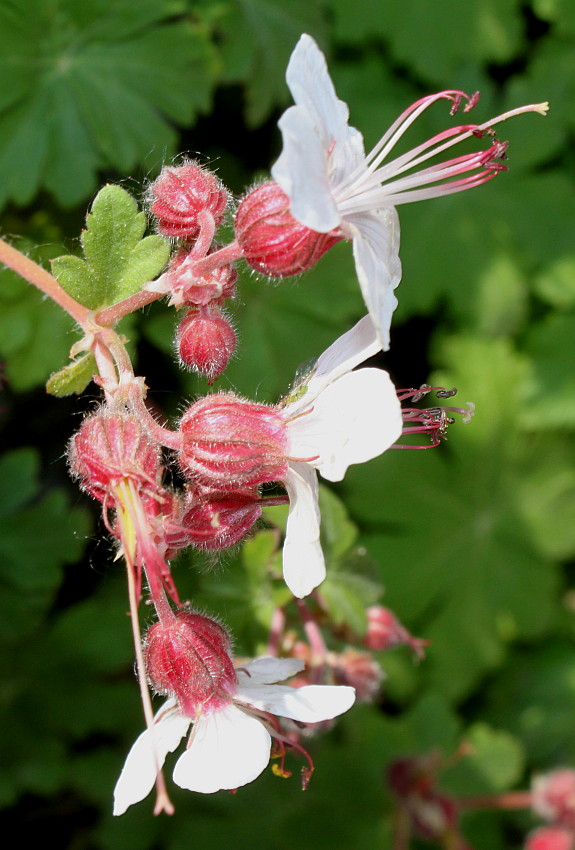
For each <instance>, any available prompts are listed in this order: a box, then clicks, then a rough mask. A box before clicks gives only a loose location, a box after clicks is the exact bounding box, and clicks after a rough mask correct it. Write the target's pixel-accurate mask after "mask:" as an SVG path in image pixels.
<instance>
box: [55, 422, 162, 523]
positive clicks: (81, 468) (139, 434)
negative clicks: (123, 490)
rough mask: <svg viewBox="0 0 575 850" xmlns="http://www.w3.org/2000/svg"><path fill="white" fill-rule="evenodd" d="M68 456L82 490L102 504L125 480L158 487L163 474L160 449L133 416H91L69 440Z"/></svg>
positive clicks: (111, 502) (112, 502)
mask: <svg viewBox="0 0 575 850" xmlns="http://www.w3.org/2000/svg"><path fill="white" fill-rule="evenodd" d="M68 457H69V462H70V469H71V471H72V474H73V475H74V476H75V477H77V478H79V479H80V484H81V486H82V488H83V489H84V490H86V491H87V492H88V493H90V494H91V495H92V496H94V497H95V498H96V499H99V500H100V501H101V502H102V501H104V499H105V498H106V496H109V495H110V490H111V488H112V487H113V486H114V485H115V484H118V483H119V482H120V481H122V480H123V479H130V480H132V481H134V482H135V483H136V484H137V486H138V487H146V486H147V487H150V486H152V487H155V485H156V483H157V481H158V477H159V473H160V448H159V446H158V444H157V443H156V442H154V441H153V440H152V439H150V437H149V436H148V435H147V434H146V432H145V431H144V429H143V428H142V425H141V423H140V421H139V419H137V418H136V417H135V416H133V415H132V414H130V413H111V412H105V411H101V412H99V413H95V414H94V415H93V416H89V417H88V418H87V419H85V420H84V422H83V423H82V425H81V427H80V430H79V431H78V432H77V433H76V434H74V436H73V437H72V439H71V440H70V444H69V449H68ZM113 504H114V501H113V498H111V499H110V506H113Z"/></svg>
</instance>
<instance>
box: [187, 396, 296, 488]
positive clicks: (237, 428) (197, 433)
mask: <svg viewBox="0 0 575 850" xmlns="http://www.w3.org/2000/svg"><path fill="white" fill-rule="evenodd" d="M180 428H181V432H182V437H183V448H182V451H181V453H180V463H181V466H182V469H183V470H184V472H185V473H186V474H188V475H189V476H190V477H191V478H192V479H193V480H195V481H197V482H198V483H200V484H202V485H203V486H205V487H210V488H212V489H214V490H222V491H225V492H229V491H230V490H238V489H243V488H251V487H257V485H258V484H264V483H266V482H270V481H281V480H282V479H283V478H285V476H286V474H287V469H288V465H287V460H286V455H287V451H288V436H287V427H286V422H285V420H284V418H283V416H282V413H281V411H280V409H279V408H277V407H271V406H268V405H265V404H256V403H255V402H251V401H244V400H243V399H240V398H237V396H235V395H233V394H232V393H220V394H218V395H210V396H206V397H204V398H201V399H200V400H199V401H196V402H195V403H194V404H192V405H191V407H189V408H188V410H187V411H186V412H185V413H184V415H183V417H182V421H181V425H180Z"/></svg>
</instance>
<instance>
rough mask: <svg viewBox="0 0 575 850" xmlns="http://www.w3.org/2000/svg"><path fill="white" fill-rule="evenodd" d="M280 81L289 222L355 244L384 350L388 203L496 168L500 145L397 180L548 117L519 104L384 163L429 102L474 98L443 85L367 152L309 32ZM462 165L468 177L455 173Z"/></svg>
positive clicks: (389, 268) (452, 188)
mask: <svg viewBox="0 0 575 850" xmlns="http://www.w3.org/2000/svg"><path fill="white" fill-rule="evenodd" d="M286 79H287V84H288V86H289V89H290V91H291V93H292V95H293V99H294V101H295V104H296V105H295V106H292V107H290V108H289V109H287V110H286V112H285V113H284V114H283V116H282V117H281V119H280V122H279V126H280V129H281V132H282V136H283V142H284V148H283V152H282V154H281V156H280V158H279V159H278V161H277V162H276V164H275V165H274V167H273V168H272V176H273V178H274V180H275V181H276V182H277V183H278V184H279V185H280V186H281V188H282V189H283V190H284V192H285V193H286V194H287V195H288V196H289V198H290V200H291V205H290V211H291V214H292V215H293V216H294V218H296V219H297V220H298V221H299V222H301V223H302V224H304V225H306V226H307V227H309V228H310V229H311V230H315V231H317V232H319V233H329V232H330V231H333V230H336V229H339V230H340V231H341V232H342V234H343V235H344V236H345V237H346V238H348V239H351V240H352V241H353V252H354V258H355V264H356V269H357V274H358V278H359V284H360V287H361V291H362V293H363V297H364V300H365V303H366V305H367V308H368V310H369V313H370V315H371V317H372V319H373V321H374V323H375V325H376V327H377V329H378V332H379V338H380V341H381V345H382V347H383V348H384V349H387V348H389V328H390V323H391V316H392V313H393V311H394V309H395V307H396V305H397V299H396V297H395V295H394V292H393V290H394V289H395V287H396V286H397V285H398V283H399V281H400V279H401V266H400V262H399V257H398V250H399V221H398V218H397V213H396V211H395V209H394V206H393V205H394V204H398V203H406V202H408V201H418V200H421V199H424V198H430V197H434V196H437V195H444V194H449V193H452V192H459V191H461V190H463V189H467V188H471V187H472V186H477V185H479V184H480V183H483V182H485V181H486V180H489V179H490V178H491V177H493V176H495V174H496V173H497V172H498V171H499V170H501V169H502V166H501V165H500V164H499V163H497V162H495V160H497V159H499V158H502V157H503V156H504V154H505V149H506V145H504V144H503V145H502V144H501V143H499V142H498V141H496V140H492V141H491V142H490V147H489V148H488V150H482V151H480V152H477V153H472V154H466V155H464V156H460V157H456V158H455V159H452V160H448V161H446V162H442V163H439V164H438V165H436V166H433V167H431V168H429V167H428V168H425V169H423V170H421V171H420V172H419V173H417V174H411V175H408V176H403V177H401V178H400V179H396V178H397V177H398V176H399V175H403V174H404V172H407V171H410V170H411V169H413V168H415V167H416V166H418V165H420V164H421V163H422V162H425V161H427V160H428V159H430V158H431V157H434V156H436V155H437V154H439V153H441V152H442V151H444V150H446V149H447V148H449V147H451V146H452V145H453V144H456V143H457V142H458V141H461V140H462V139H464V138H469V137H470V136H473V135H474V136H481V135H482V134H483V132H484V131H485V130H487V129H488V128H490V127H492V126H493V125H494V124H496V123H498V122H500V121H503V120H505V119H506V118H509V117H511V116H512V115H516V114H519V113H521V112H528V111H536V112H540V113H541V114H545V113H546V111H547V108H548V105H547V104H535V105H530V106H525V107H521V108H520V109H516V110H513V111H511V112H508V113H506V114H505V115H501V116H498V117H497V118H495V119H493V120H492V121H489V122H487V123H485V124H481V125H469V124H467V125H463V126H461V127H452V128H450V129H448V130H446V131H445V132H444V133H440V134H439V135H437V136H435V137H433V138H432V139H430V140H428V141H427V142H424V143H423V144H422V145H419V146H417V147H416V148H414V149H413V150H412V151H409V152H407V153H406V154H403V155H402V156H399V157H397V158H396V159H395V160H393V161H391V162H389V163H387V165H385V166H382V165H381V163H382V162H383V160H384V159H385V158H386V156H387V155H388V153H389V152H390V151H391V149H392V148H393V147H394V145H395V144H396V142H397V141H398V139H399V138H400V137H401V136H402V135H403V134H404V132H405V131H406V129H407V128H408V127H409V126H410V125H411V124H412V123H413V121H414V120H415V119H416V118H417V117H418V115H420V114H421V113H422V112H423V111H424V110H425V109H427V108H428V106H430V105H431V104H432V103H434V102H435V101H437V100H439V99H447V100H450V101H452V102H453V109H452V111H456V109H457V108H458V106H459V104H460V103H461V101H462V100H467V101H468V104H467V106H466V110H468V109H469V108H471V107H472V106H473V105H474V104H475V103H476V102H477V95H474V96H472V97H471V98H468V97H467V95H465V94H464V93H463V92H459V91H445V92H440V93H438V94H434V95H431V96H430V97H426V98H423V99H422V100H420V101H417V102H416V103H414V104H413V105H412V106H410V107H409V108H408V109H407V110H406V111H405V112H404V113H403V114H402V115H400V117H399V118H398V119H397V121H395V122H394V123H393V124H392V126H391V127H390V128H389V130H388V131H387V132H386V133H385V135H384V136H383V137H382V138H381V139H380V141H379V142H378V143H377V145H376V146H375V148H374V149H373V150H372V151H371V152H370V153H369V154H368V155H367V156H366V154H365V150H364V145H363V137H362V135H361V133H360V132H359V131H358V130H356V129H355V127H350V126H349V124H348V115H349V110H348V108H347V105H346V104H345V103H343V102H342V101H341V100H339V99H338V97H337V95H336V93H335V89H334V87H333V83H332V81H331V79H330V77H329V73H328V70H327V65H326V61H325V58H324V55H323V53H322V52H321V51H320V49H319V48H318V46H317V44H316V43H315V41H314V40H313V39H312V38H311V37H310V36H309V35H305V34H304V35H302V36H301V38H300V40H299V42H298V44H297V45H296V47H295V50H294V51H293V53H292V56H291V59H290V62H289V65H288V69H287V74H286ZM466 171H474V172H475V173H474V174H472V175H471V176H469V177H466V178H463V179H455V178H457V177H458V175H460V174H462V173H463V172H466ZM390 181H392V182H390ZM422 186H425V187H426V188H421V187H422Z"/></svg>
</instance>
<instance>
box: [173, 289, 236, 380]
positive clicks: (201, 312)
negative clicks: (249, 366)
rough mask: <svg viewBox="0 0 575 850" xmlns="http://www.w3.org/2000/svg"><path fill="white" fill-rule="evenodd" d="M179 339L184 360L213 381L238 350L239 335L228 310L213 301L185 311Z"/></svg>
mask: <svg viewBox="0 0 575 850" xmlns="http://www.w3.org/2000/svg"><path fill="white" fill-rule="evenodd" d="M177 343H178V351H179V354H180V358H181V360H182V363H183V364H184V365H185V366H189V368H190V369H193V370H194V371H195V372H198V373H199V374H200V375H205V376H206V377H207V378H208V380H209V382H210V383H212V382H213V381H214V380H215V379H216V378H218V377H219V376H220V375H221V374H222V372H223V371H224V370H225V368H226V366H227V365H228V363H229V360H230V357H231V356H232V354H233V353H234V351H235V350H236V335H235V333H234V329H233V328H232V326H231V324H230V323H229V321H228V320H227V318H226V316H225V314H224V313H222V311H221V310H220V308H219V307H217V306H216V305H213V304H212V305H210V306H208V307H201V308H199V309H198V310H190V311H189V312H188V313H186V315H185V316H184V318H183V319H182V321H181V322H180V325H179V327H178V333H177Z"/></svg>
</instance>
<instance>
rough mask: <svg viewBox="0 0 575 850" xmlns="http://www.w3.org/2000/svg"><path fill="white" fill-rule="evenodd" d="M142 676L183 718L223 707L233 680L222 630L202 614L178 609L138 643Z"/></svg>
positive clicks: (226, 642)
mask: <svg viewBox="0 0 575 850" xmlns="http://www.w3.org/2000/svg"><path fill="white" fill-rule="evenodd" d="M144 661H145V665H146V672H147V674H148V678H149V680H150V683H151V684H152V686H153V688H154V689H155V690H156V691H157V692H158V693H159V694H165V695H167V696H171V697H173V698H175V699H176V700H177V701H178V705H179V707H180V710H181V712H182V713H183V714H185V715H186V716H187V717H191V718H193V717H195V716H196V715H197V713H198V712H200V711H206V710H208V711H210V710H216V711H217V710H218V709H221V708H224V707H225V706H226V705H228V704H229V703H230V702H231V700H232V695H233V693H234V691H235V685H236V682H237V676H236V671H235V668H234V664H233V661H232V658H231V641H230V637H229V635H228V633H227V631H226V630H225V629H224V628H223V627H222V626H220V625H219V623H216V622H215V620H212V619H210V618H209V617H205V616H204V615H203V614H194V613H192V612H189V611H178V612H177V613H176V614H175V615H174V616H167V617H166V618H165V619H162V621H161V622H159V623H155V624H154V625H153V626H152V627H151V628H150V629H149V631H148V633H147V635H146V640H145V643H144Z"/></svg>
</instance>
